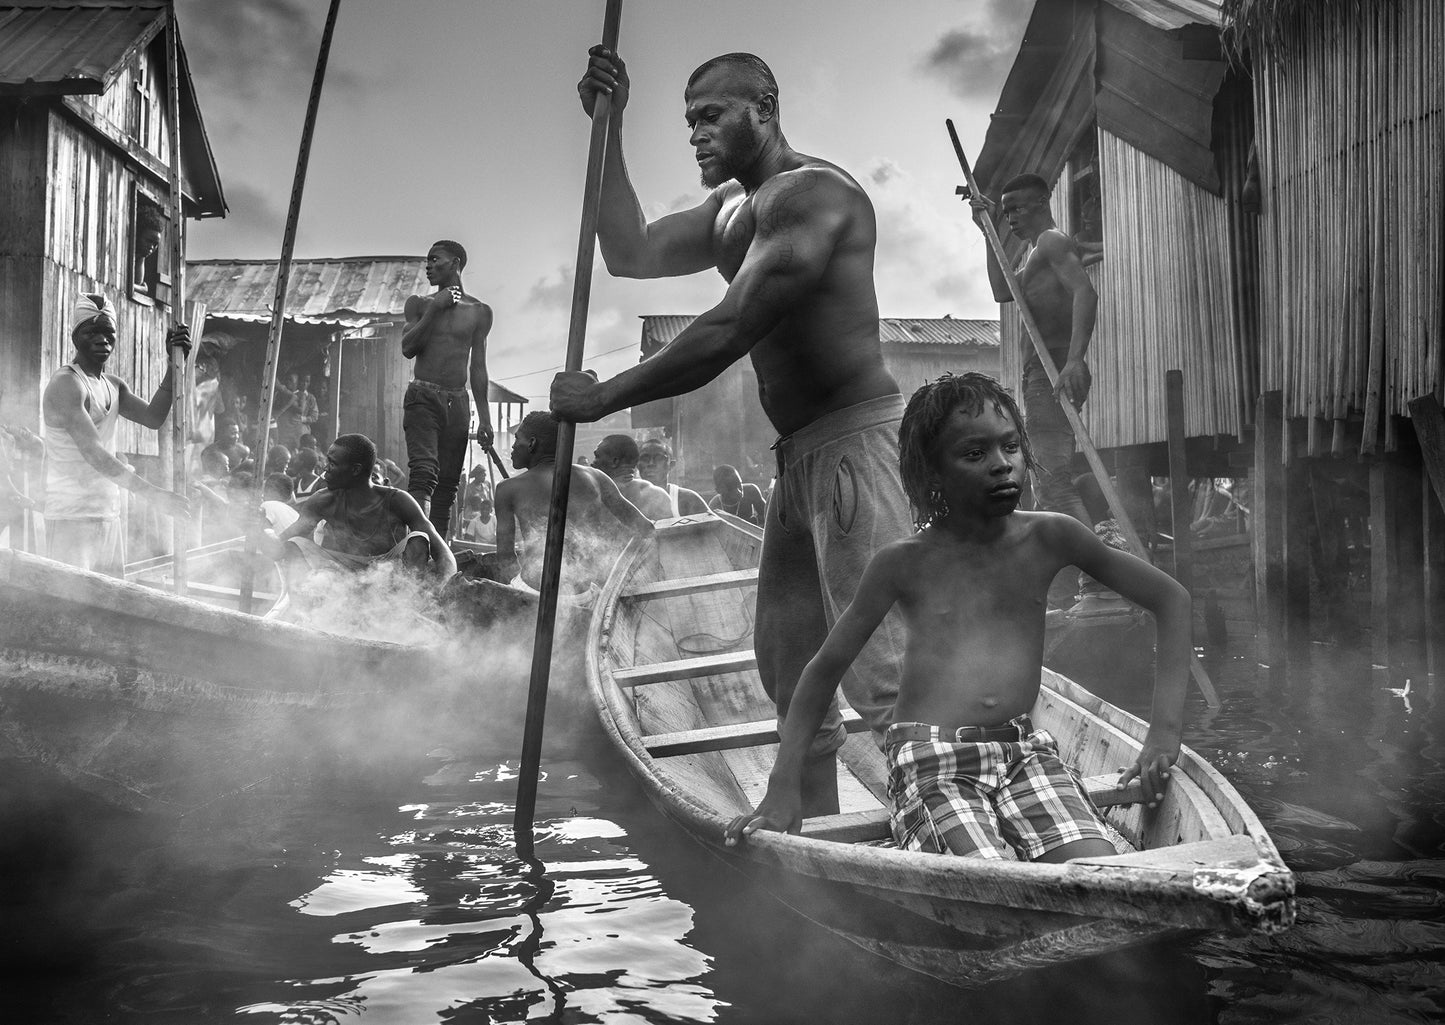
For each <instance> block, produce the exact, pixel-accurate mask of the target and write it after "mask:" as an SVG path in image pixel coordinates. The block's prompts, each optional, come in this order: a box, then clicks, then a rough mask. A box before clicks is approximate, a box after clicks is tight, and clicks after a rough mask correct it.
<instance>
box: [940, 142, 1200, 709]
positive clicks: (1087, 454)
mask: <svg viewBox="0 0 1445 1025" xmlns="http://www.w3.org/2000/svg"><path fill="white" fill-rule="evenodd" d="M945 124H947V125H948V137H949V138H950V139H952V140H953V150H954V152H955V153H956V154H957V155H958V166H959V167H961V168H962V169H963V177H964V180H965V181H966V182H967V183H968V188H969V190H970V191H971V192H972V194H973V195H975V196H982V195H983V192H981V191H980V190H979V187H978V182H976V181H975V180H974V177H973V168H972V167H970V166H969V163H968V157H966V156H965V155H964V153H963V144H962V143H961V142H959V141H958V132H957V130H955V129H954V127H953V119H952V118H949V119H948V120H947V121H945ZM979 220H980V221H981V223H982V227H983V233H984V235H985V237H987V238H988V244H989V246H990V247H991V248H992V249H993V255H994V257H995V258H996V259H997V260H998V266H999V269H1000V270H1001V271H1003V276H1004V280H1005V281H1007V282H1008V288H1009V291H1010V292H1011V293H1012V294H1013V297H1014V305H1015V306H1016V307H1017V308H1018V311H1019V317H1020V318H1021V319H1022V320H1023V322H1024V333H1025V334H1027V335H1028V337H1029V341H1031V342H1033V345H1034V352H1035V353H1037V354H1038V357H1039V362H1040V363H1042V364H1043V367H1044V372H1045V373H1046V374H1048V375H1049V384H1051V385H1052V386H1053V387H1054V388H1055V390H1057V389H1058V387H1059V371H1058V369H1057V368H1056V367H1055V366H1054V358H1053V356H1051V355H1050V354H1049V351H1048V349H1047V348H1045V347H1044V336H1043V335H1042V334H1040V333H1039V325H1038V321H1036V320H1034V314H1033V310H1031V309H1030V308H1029V304H1028V300H1027V299H1025V298H1024V290H1023V286H1022V285H1020V284H1019V279H1018V275H1017V274H1016V273H1014V269H1013V265H1012V264H1011V263H1010V262H1009V259H1008V254H1007V253H1005V252H1004V248H1003V241H1002V240H1001V239H1000V238H999V237H998V229H997V228H995V227H994V223H993V219H992V218H990V217H982V218H980V219H979ZM1059 408H1060V409H1062V410H1063V411H1064V416H1065V417H1066V418H1067V419H1068V421H1069V426H1070V427H1071V428H1072V429H1073V432H1074V440H1075V441H1077V442H1078V443H1079V448H1080V449H1082V450H1083V453H1084V458H1085V459H1087V460H1088V462H1089V468H1090V469H1091V470H1093V471H1094V477H1095V479H1096V480H1097V481H1098V482H1099V490H1100V491H1102V492H1103V494H1104V500H1105V501H1106V502H1108V503H1109V511H1110V512H1112V513H1113V514H1114V518H1115V519H1116V520H1118V521H1119V531H1120V533H1122V534H1123V535H1124V537H1125V538H1126V539H1127V540H1128V542H1129V548H1130V549H1131V550H1132V551H1133V553H1134V554H1135V555H1137V556H1139V557H1140V558H1141V559H1145V560H1147V559H1148V558H1149V556H1148V553H1147V552H1146V551H1145V549H1144V542H1143V541H1142V540H1140V538H1139V533H1138V531H1136V530H1135V529H1134V521H1133V520H1131V519H1130V518H1129V513H1128V512H1127V511H1126V510H1125V508H1124V503H1123V501H1122V500H1121V499H1120V498H1119V492H1118V491H1117V490H1115V488H1114V482H1113V481H1112V480H1110V479H1109V471H1108V470H1107V469H1105V467H1104V461H1103V460H1102V459H1100V458H1099V450H1098V449H1096V448H1094V442H1093V440H1092V439H1091V438H1090V437H1089V430H1088V428H1087V427H1085V426H1084V421H1083V418H1082V417H1080V416H1079V411H1078V410H1077V409H1075V408H1074V404H1073V403H1072V402H1070V401H1069V400H1068V397H1067V396H1065V397H1063V398H1062V400H1061V401H1060V402H1059ZM1189 673H1190V675H1191V676H1192V677H1193V678H1194V682H1195V683H1196V684H1197V685H1198V686H1199V691H1200V693H1201V694H1203V695H1204V701H1205V704H1207V705H1208V706H1209V707H1210V708H1218V707H1219V695H1218V694H1216V693H1215V691H1214V684H1212V683H1211V682H1210V681H1209V674H1208V673H1206V672H1205V671H1204V667H1203V666H1202V665H1200V664H1199V659H1198V658H1196V657H1195V655H1194V652H1193V651H1191V652H1190V653H1189Z"/></svg>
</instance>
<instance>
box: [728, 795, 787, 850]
mask: <svg viewBox="0 0 1445 1025" xmlns="http://www.w3.org/2000/svg"><path fill="white" fill-rule="evenodd" d="M802 828H803V801H802V798H801V796H799V797H798V798H797V799H786V798H785V799H781V800H780V799H777V798H774V797H773V795H772V794H768V795H767V796H766V797H764V798H763V800H762V802H761V803H760V804H759V805H758V807H757V810H756V811H751V812H748V813H747V814H746V815H739V816H738V817H737V818H735V819H733V820H732V821H731V822H729V823H728V824H727V828H726V829H724V830H723V844H724V845H725V846H727V847H736V846H737V845H738V844H739V843H741V842H742V841H744V840H746V839H747V838H748V837H750V836H752V835H753V834H754V833H756V832H757V831H758V830H759V829H766V830H767V831H768V832H770V833H794V834H796V833H798V832H799V831H801V830H802Z"/></svg>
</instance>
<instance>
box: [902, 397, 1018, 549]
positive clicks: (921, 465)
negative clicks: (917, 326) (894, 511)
mask: <svg viewBox="0 0 1445 1025" xmlns="http://www.w3.org/2000/svg"><path fill="white" fill-rule="evenodd" d="M985 406H992V407H993V408H994V409H995V410H997V411H998V412H999V413H1002V414H1005V415H1007V416H1009V417H1011V418H1012V419H1013V422H1014V423H1015V424H1016V425H1017V426H1018V429H1019V443H1020V446H1021V448H1022V449H1023V454H1024V466H1025V467H1026V468H1029V469H1031V468H1032V467H1033V465H1034V457H1033V452H1032V451H1031V450H1030V448H1029V436H1028V434H1027V432H1025V430H1024V418H1023V416H1022V415H1021V414H1020V413H1019V407H1018V403H1016V402H1014V399H1013V396H1012V395H1010V394H1009V393H1008V392H1007V391H1005V390H1004V388H1003V386H1002V385H1001V384H999V383H998V382H997V381H995V380H994V379H993V378H992V377H989V376H988V375H986V374H975V373H967V374H962V375H958V374H944V375H943V376H942V377H940V378H939V379H938V380H936V381H930V382H928V383H926V384H924V386H923V387H922V388H919V389H918V390H917V391H916V392H914V393H913V397H912V398H911V399H909V400H908V408H907V409H905V410H904V411H903V422H902V423H901V424H900V425H899V427H898V469H899V473H900V475H901V476H902V478H903V490H904V491H906V492H907V493H908V504H909V505H910V506H912V508H913V522H914V523H915V524H916V525H917V526H918V528H919V529H920V530H921V529H922V528H924V527H926V526H928V525H929V524H930V523H932V522H933V521H934V520H936V519H938V518H940V517H941V516H942V515H943V513H944V512H945V510H944V509H943V508H942V495H939V494H937V493H936V492H935V491H934V490H933V489H931V488H930V487H929V486H928V477H929V474H930V473H931V472H932V470H933V457H934V447H935V446H936V445H937V443H938V435H939V433H940V432H941V431H942V430H943V424H944V421H946V420H947V419H948V417H949V415H950V414H951V413H952V412H953V411H954V410H955V409H958V408H960V407H962V409H963V411H964V412H965V413H967V414H969V415H970V416H977V415H978V414H980V413H982V412H983V410H984V407H985Z"/></svg>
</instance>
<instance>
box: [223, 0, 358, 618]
mask: <svg viewBox="0 0 1445 1025" xmlns="http://www.w3.org/2000/svg"><path fill="white" fill-rule="evenodd" d="M340 6H341V0H331V7H330V8H329V9H328V10H327V12H326V27H325V28H324V29H323V30H322V32H321V48H320V51H319V52H318V53H317V55H316V73H315V75H313V76H312V79H311V96H310V98H309V99H308V100H307V102H306V119H305V121H304V122H303V123H302V126H301V148H300V151H299V152H298V153H297V155H296V174H295V176H294V177H293V178H292V179H291V205H290V206H289V207H288V208H287V211H286V230H285V233H284V234H283V235H282V236H281V261H280V263H279V264H278V265H277V267H276V293H275V297H274V298H273V300H272V302H271V330H270V333H269V335H268V337H267V341H266V364H265V367H264V368H263V369H262V371H261V389H262V390H261V409H260V414H259V415H260V417H261V421H260V426H261V433H260V435H259V439H258V441H257V443H256V446H257V448H258V449H260V451H259V452H257V453H256V480H257V482H258V483H260V484H262V485H263V486H264V484H265V480H266V455H267V450H268V449H269V448H270V446H271V408H272V406H273V404H274V403H275V400H276V366H277V361H278V358H279V356H280V353H281V328H282V326H283V325H284V324H285V321H286V288H287V285H288V284H289V282H290V280H291V254H292V252H293V251H294V250H295V248H296V224H297V221H299V220H300V217H301V193H302V191H303V190H304V189H305V187H306V166H307V164H308V163H309V162H310V159H311V137H312V135H313V134H314V133H315V130H316V111H317V108H318V107H319V106H320V105H321V86H322V84H323V83H324V82H325V80H326V61H327V58H328V57H329V56H330V55H331V37H332V35H333V34H334V33H335V31H336V13H337V10H338V9H339V8H340ZM336 372H337V374H338V375H339V374H340V372H341V368H340V367H337V368H336ZM338 380H339V377H338ZM258 541H259V538H257V537H256V535H255V533H254V532H249V533H248V538H247V542H246V571H245V573H244V574H243V575H242V578H241V611H243V612H250V611H251V604H252V596H253V594H254V588H255V574H256V552H257V548H258Z"/></svg>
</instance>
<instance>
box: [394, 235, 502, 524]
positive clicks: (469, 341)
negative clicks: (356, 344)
mask: <svg viewBox="0 0 1445 1025" xmlns="http://www.w3.org/2000/svg"><path fill="white" fill-rule="evenodd" d="M466 265H467V251H466V250H465V249H463V248H462V246H461V244H460V243H457V242H452V241H450V240H447V239H443V240H442V241H440V242H437V243H435V244H434V245H433V246H432V247H431V249H430V250H428V251H427V254H426V279H427V281H428V282H429V283H430V284H432V285H434V286H436V289H437V290H436V292H434V293H433V294H431V295H426V296H423V295H414V296H412V297H410V298H409V299H407V301H406V329H405V330H404V331H403V332H402V336H401V353H402V355H403V356H405V357H406V358H407V359H415V360H416V368H415V370H414V371H413V374H414V379H413V380H412V382H411V384H409V385H408V386H407V389H406V399H405V403H404V406H403V411H402V420H401V425H402V431H403V432H404V433H405V435H406V461H407V477H408V479H407V486H406V489H407V490H408V491H409V492H411V496H412V497H413V498H415V499H416V500H417V503H418V504H419V505H420V506H421V507H422V511H423V512H425V513H427V515H428V516H429V518H430V519H431V522H432V525H433V526H435V527H436V529H437V533H439V534H440V535H441V536H442V537H444V538H445V537H448V536H449V535H448V533H447V530H448V527H449V526H450V520H451V513H452V503H453V502H454V501H455V500H456V496H457V487H458V486H459V485H460V483H461V478H462V465H463V464H464V463H465V462H466V457H467V442H468V441H469V440H470V424H471V415H472V414H471V407H470V405H469V404H468V402H467V385H468V384H470V385H471V391H472V397H473V398H474V399H475V400H476V403H477V441H478V442H479V443H480V444H481V445H482V446H483V447H484V448H485V447H487V446H490V445H491V444H492V419H491V413H490V410H491V407H490V406H489V405H488V404H487V332H489V331H490V330H491V329H492V308H491V307H490V306H488V305H487V304H486V303H484V302H482V301H481V300H480V299H478V298H477V297H476V296H474V295H468V294H467V293H466V292H465V291H464V290H463V289H462V268H463V267H465V266H466Z"/></svg>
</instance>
